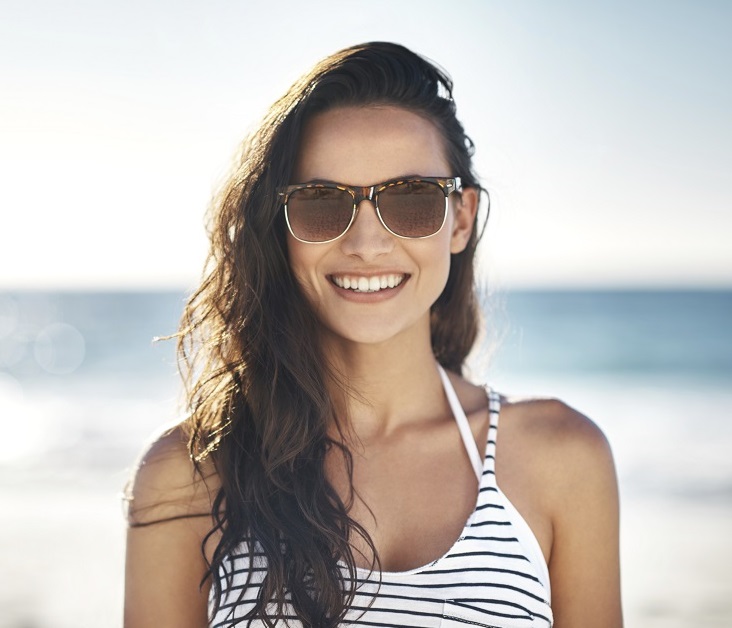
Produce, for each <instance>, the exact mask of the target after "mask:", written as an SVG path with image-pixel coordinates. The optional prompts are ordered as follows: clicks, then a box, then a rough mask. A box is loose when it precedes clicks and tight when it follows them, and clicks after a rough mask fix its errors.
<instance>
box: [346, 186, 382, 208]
mask: <svg viewBox="0 0 732 628" xmlns="http://www.w3.org/2000/svg"><path fill="white" fill-rule="evenodd" d="M351 189H352V190H353V192H354V194H355V199H354V201H355V203H356V207H358V206H359V205H360V204H361V201H364V200H366V201H371V202H372V203H373V202H374V193H375V190H376V186H375V185H365V186H361V187H352V188H351Z"/></svg>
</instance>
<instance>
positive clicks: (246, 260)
mask: <svg viewBox="0 0 732 628" xmlns="http://www.w3.org/2000/svg"><path fill="white" fill-rule="evenodd" d="M370 104H389V105H395V106H399V107H403V108H405V109H408V110H410V111H412V112H414V113H417V114H419V115H422V116H424V117H426V118H427V119H429V120H430V121H432V122H433V123H434V124H435V125H436V126H437V128H438V130H439V131H440V132H441V134H442V137H443V139H444V144H445V149H446V156H447V160H448V162H449V164H450V166H451V167H452V172H451V174H452V175H454V176H459V177H461V178H462V181H463V185H464V186H466V187H473V188H477V189H479V190H480V189H481V188H480V185H479V183H478V180H477V177H476V176H475V174H474V172H473V170H472V161H471V158H472V153H473V145H472V142H471V141H470V139H469V138H468V137H467V136H466V135H465V132H464V130H463V127H462V125H461V124H460V122H459V121H458V120H457V118H456V113H455V103H454V101H453V98H452V81H451V80H450V78H449V77H448V76H447V75H446V74H445V73H444V72H443V71H442V70H440V69H439V68H437V67H436V66H435V65H434V64H432V63H430V62H429V61H427V60H426V59H424V58H422V57H420V56H419V55H417V54H415V53H413V52H411V51H410V50H408V49H406V48H404V47H403V46H400V45H397V44H391V43H382V42H376V43H368V44H363V45H359V46H354V47H352V48H347V49H345V50H342V51H340V52H337V53H335V54H334V55H332V56H330V57H328V58H326V59H324V60H323V61H321V62H320V63H318V64H317V65H316V66H315V67H314V68H313V69H312V71H311V72H309V73H308V74H307V75H305V76H304V77H303V78H302V79H300V80H299V81H298V82H296V83H295V84H294V85H293V86H292V87H291V88H290V90H289V91H288V92H287V93H286V94H285V95H284V96H283V97H282V98H280V99H279V100H278V101H277V102H276V103H275V104H274V105H273V106H272V107H271V109H270V110H269V112H268V114H267V115H266V117H265V118H264V120H263V121H262V123H261V125H260V126H259V127H258V128H257V129H256V131H255V132H254V133H253V134H252V135H251V136H250V137H249V138H248V139H247V140H246V141H245V142H244V144H243V146H242V151H241V156H240V159H239V160H238V163H237V166H236V168H235V170H234V171H233V173H232V174H231V176H230V178H229V179H228V181H227V183H226V185H225V186H224V188H223V189H222V191H221V192H220V194H219V196H218V198H217V199H216V201H215V202H214V204H213V205H212V208H211V212H210V216H209V219H210V227H209V228H210V239H211V248H210V252H209V258H208V263H207V268H206V272H205V275H204V279H203V281H202V284H201V286H200V287H199V288H198V290H197V291H196V292H195V293H194V294H193V296H192V297H191V298H190V300H189V302H188V304H187V306H186V308H185V312H184V315H183V319H182V324H181V329H180V332H179V334H178V335H179V345H178V348H179V353H180V356H181V358H182V360H181V363H182V365H183V375H184V378H185V381H186V391H187V401H188V405H189V407H188V411H189V413H190V415H189V419H188V420H187V425H188V428H189V430H190V452H191V455H192V457H193V460H194V461H195V462H196V464H197V465H199V464H200V463H201V462H202V461H203V460H204V459H205V458H206V457H210V458H211V460H212V461H213V463H214V465H215V468H216V471H217V473H218V476H219V478H220V481H221V488H220V489H219V490H218V493H217V495H216V498H215V500H214V505H213V516H214V521H215V528H214V529H213V530H212V531H211V533H210V535H209V536H211V535H213V534H217V533H218V534H220V541H219V542H218V545H217V547H216V549H215V551H214V553H213V557H212V560H211V562H210V565H209V571H208V573H207V574H206V577H211V578H212V585H213V587H214V599H215V600H219V598H220V596H221V593H222V585H221V582H220V580H219V575H220V574H222V573H223V571H225V569H223V567H224V565H225V559H226V557H227V555H228V554H230V553H231V552H232V551H233V550H234V549H235V548H237V547H238V546H239V545H240V544H241V543H242V542H243V541H247V543H246V547H247V548H248V551H249V552H250V555H251V556H253V553H254V551H255V546H256V547H257V551H258V552H262V553H263V554H264V555H265V557H266V561H267V573H266V576H265V579H264V582H263V585H262V587H261V589H260V591H259V594H258V599H257V604H256V606H255V608H254V609H253V610H252V611H251V613H250V614H249V615H248V616H247V619H253V618H258V619H261V620H263V621H264V622H265V623H266V625H270V626H273V625H274V619H273V616H272V615H268V611H267V606H268V605H270V604H272V603H274V605H275V606H274V608H276V609H277V610H276V611H275V613H276V614H279V615H281V614H282V613H283V610H284V607H285V604H291V605H292V608H293V610H294V612H295V613H296V615H297V617H298V618H299V619H300V621H301V622H302V624H303V625H304V626H319V627H321V626H336V625H337V624H338V623H339V621H340V620H342V618H343V616H344V614H345V612H346V610H347V609H348V606H349V604H350V602H351V601H352V599H353V588H352V586H351V584H350V583H353V582H355V574H356V571H355V560H354V556H353V552H352V549H351V545H350V543H349V538H351V539H352V538H353V535H360V536H361V537H362V538H363V539H364V541H365V542H366V544H367V545H368V547H369V548H370V549H371V550H373V555H374V556H376V550H375V548H374V546H373V542H372V541H371V539H370V538H369V536H368V534H367V533H366V532H365V530H364V529H363V528H362V527H361V526H359V525H358V523H356V522H355V521H354V520H352V519H351V518H350V517H349V514H348V513H349V507H350V500H349V499H346V500H345V502H344V500H342V499H341V497H339V495H338V493H337V492H336V491H335V490H334V488H333V487H332V486H331V485H330V484H329V482H328V480H327V478H326V475H325V471H324V461H325V457H326V453H327V452H328V451H329V450H330V449H332V448H333V447H336V448H338V449H340V450H341V452H342V454H343V456H344V458H345V460H346V463H347V468H348V470H349V475H350V473H351V469H352V463H351V457H350V454H349V452H348V450H347V448H346V447H345V446H344V445H343V444H342V443H340V442H336V441H334V440H333V439H332V438H330V437H329V436H328V428H329V426H330V425H332V424H333V422H335V423H336V425H338V417H337V416H336V415H335V413H334V411H333V404H332V400H331V398H330V397H329V395H328V393H327V391H328V388H329V387H328V385H327V384H331V385H332V384H333V383H334V382H335V383H336V384H338V375H337V374H336V373H334V372H333V369H330V368H329V366H328V364H327V362H326V360H325V359H324V356H323V355H322V352H321V345H320V341H319V325H318V322H317V319H316V317H315V314H314V313H313V311H312V309H311V308H310V307H309V306H308V303H307V300H306V299H305V297H304V295H303V293H302V291H301V290H300V288H299V287H298V284H297V282H296V281H295V279H294V277H293V275H292V273H291V271H290V266H289V262H288V253H287V246H286V237H285V226H284V221H283V212H282V207H281V205H280V202H279V200H278V196H277V189H278V188H281V187H282V186H284V185H287V184H288V183H291V181H290V176H291V172H292V169H293V164H294V161H295V156H296V154H297V150H298V145H299V138H300V133H301V130H302V128H303V125H304V123H305V122H306V121H307V120H308V119H309V118H310V117H311V116H312V115H314V114H315V113H318V112H322V111H325V110H328V109H330V108H333V107H338V106H347V105H359V106H363V105H370ZM477 239H478V234H477V230H476V229H475V228H474V229H473V234H472V236H471V239H470V242H469V243H468V246H467V247H466V248H465V250H464V251H463V252H461V253H459V254H456V255H453V256H452V259H451V267H450V274H449V278H448V281H447V285H446V287H445V289H444V291H443V293H442V294H441V295H440V297H439V299H438V300H437V302H436V303H435V304H434V305H433V307H432V312H431V338H432V347H433V351H434V354H435V356H436V358H437V360H438V361H439V362H440V363H441V364H442V365H443V366H444V367H445V368H447V369H451V370H453V371H457V372H461V370H462V366H463V362H464V360H465V358H466V356H467V354H468V352H469V351H470V349H471V347H472V345H473V343H474V341H475V338H476V333H477V326H478V315H477V305H476V298H475V289H474V278H473V260H474V253H475V248H476V244H477ZM207 538H208V537H207ZM375 564H378V557H376V563H375ZM343 565H345V570H344V569H343ZM229 576H230V574H229ZM216 604H217V608H218V602H216ZM271 609H272V607H271V606H270V612H271Z"/></svg>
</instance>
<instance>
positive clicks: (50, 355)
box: [34, 323, 86, 375]
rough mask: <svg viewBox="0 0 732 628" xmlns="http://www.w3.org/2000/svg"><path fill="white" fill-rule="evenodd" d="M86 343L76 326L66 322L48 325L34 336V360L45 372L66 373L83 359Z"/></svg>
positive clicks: (72, 370)
mask: <svg viewBox="0 0 732 628" xmlns="http://www.w3.org/2000/svg"><path fill="white" fill-rule="evenodd" d="M85 354H86V343H85V342H84V336H82V335H81V332H79V330H78V329H76V327H74V326H73V325H68V324H67V323H53V324H52V325H48V326H47V327H45V328H44V329H43V330H41V332H40V333H39V334H38V335H37V336H36V342H35V346H34V355H35V358H36V362H38V364H39V365H40V367H41V368H42V369H43V370H44V371H46V372H47V373H51V374H53V375H68V374H69V373H73V372H74V371H75V370H76V369H77V368H79V366H81V363H82V362H83V361H84V356H85Z"/></svg>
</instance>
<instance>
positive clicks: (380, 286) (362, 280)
mask: <svg viewBox="0 0 732 628" xmlns="http://www.w3.org/2000/svg"><path fill="white" fill-rule="evenodd" d="M405 277H406V275H402V274H397V275H394V274H391V275H378V276H372V277H358V276H354V275H351V276H345V275H331V281H332V282H333V283H334V284H335V285H336V286H338V287H339V288H344V289H346V290H353V291H354V292H379V290H386V289H387V288H396V287H397V286H398V285H399V284H400V283H402V281H404V279H405Z"/></svg>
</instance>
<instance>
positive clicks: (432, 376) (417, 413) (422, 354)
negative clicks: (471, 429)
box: [326, 325, 449, 442]
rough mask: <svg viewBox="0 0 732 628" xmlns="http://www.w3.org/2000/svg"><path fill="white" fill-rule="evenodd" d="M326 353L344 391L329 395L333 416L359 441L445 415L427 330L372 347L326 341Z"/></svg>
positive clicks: (444, 400) (338, 341) (336, 390)
mask: <svg viewBox="0 0 732 628" xmlns="http://www.w3.org/2000/svg"><path fill="white" fill-rule="evenodd" d="M326 353H327V355H328V356H329V358H330V360H331V362H332V364H333V366H334V367H335V369H336V372H337V373H338V374H339V375H340V377H341V380H342V383H343V384H344V385H345V387H346V392H345V393H344V391H342V390H340V389H339V388H338V387H337V386H335V385H334V387H333V390H332V394H333V399H334V402H335V407H336V411H337V412H338V416H339V418H340V419H341V421H342V425H343V426H344V427H345V428H346V430H347V431H348V432H349V433H350V434H353V435H355V436H357V437H358V438H359V440H361V441H362V442H365V441H368V440H371V439H374V438H379V437H387V436H388V435H389V434H390V433H392V432H394V431H395V430H398V429H399V428H400V427H403V426H405V425H408V424H411V423H414V422H417V421H421V420H425V419H426V418H429V417H435V416H442V415H444V413H445V412H449V405H448V404H447V401H446V399H445V395H444V393H443V388H442V383H441V381H440V376H439V373H438V371H437V361H436V360H435V357H434V355H433V353H432V347H431V343H430V337H429V325H427V326H426V327H425V329H421V330H413V333H410V334H406V335H405V336H404V337H400V338H394V339H391V340H389V341H388V342H384V343H378V344H362V343H350V342H344V341H342V340H341V339H333V338H328V339H327V340H326Z"/></svg>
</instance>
